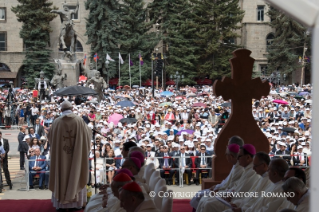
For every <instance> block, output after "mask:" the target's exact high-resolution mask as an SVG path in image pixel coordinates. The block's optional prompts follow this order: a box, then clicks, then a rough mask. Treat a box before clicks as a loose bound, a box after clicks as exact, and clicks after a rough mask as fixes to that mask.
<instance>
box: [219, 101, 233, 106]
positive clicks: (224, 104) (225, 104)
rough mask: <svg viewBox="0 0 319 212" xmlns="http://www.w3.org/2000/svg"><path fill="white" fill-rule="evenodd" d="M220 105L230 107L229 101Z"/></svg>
mask: <svg viewBox="0 0 319 212" xmlns="http://www.w3.org/2000/svg"><path fill="white" fill-rule="evenodd" d="M220 106H222V107H231V102H225V103H223V104H221V105H220Z"/></svg>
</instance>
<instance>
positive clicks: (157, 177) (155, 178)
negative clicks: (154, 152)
mask: <svg viewBox="0 0 319 212" xmlns="http://www.w3.org/2000/svg"><path fill="white" fill-rule="evenodd" d="M160 179H162V178H161V177H160V173H159V171H154V172H153V174H152V176H151V178H150V181H149V184H148V188H149V190H150V191H154V189H155V186H156V183H157V182H158V181H159V180H160Z"/></svg>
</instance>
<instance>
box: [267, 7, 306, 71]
mask: <svg viewBox="0 0 319 212" xmlns="http://www.w3.org/2000/svg"><path fill="white" fill-rule="evenodd" d="M268 16H269V17H270V19H271V22H270V26H271V27H273V28H274V29H275V38H274V39H273V42H272V44H271V45H270V46H268V51H269V54H268V56H267V59H268V67H267V72H268V74H270V73H272V72H274V71H276V70H280V71H281V72H282V73H287V74H289V73H291V72H293V71H295V70H296V69H297V68H300V67H301V66H302V64H301V63H298V61H299V57H302V55H303V47H304V45H305V44H306V45H307V44H308V45H309V43H310V36H307V34H306V31H307V28H306V27H304V26H303V25H302V24H300V23H298V22H297V21H295V20H293V19H291V18H290V17H288V16H287V15H285V14H284V13H282V12H281V11H278V10H277V9H275V8H273V7H270V9H269V11H268ZM309 46H310V45H309ZM309 46H308V48H309ZM310 52H311V51H307V53H309V54H310ZM307 56H308V57H309V56H310V55H307Z"/></svg>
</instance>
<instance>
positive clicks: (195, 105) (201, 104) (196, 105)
mask: <svg viewBox="0 0 319 212" xmlns="http://www.w3.org/2000/svg"><path fill="white" fill-rule="evenodd" d="M192 107H207V106H206V105H205V104H204V103H201V102H198V103H194V104H193V105H192Z"/></svg>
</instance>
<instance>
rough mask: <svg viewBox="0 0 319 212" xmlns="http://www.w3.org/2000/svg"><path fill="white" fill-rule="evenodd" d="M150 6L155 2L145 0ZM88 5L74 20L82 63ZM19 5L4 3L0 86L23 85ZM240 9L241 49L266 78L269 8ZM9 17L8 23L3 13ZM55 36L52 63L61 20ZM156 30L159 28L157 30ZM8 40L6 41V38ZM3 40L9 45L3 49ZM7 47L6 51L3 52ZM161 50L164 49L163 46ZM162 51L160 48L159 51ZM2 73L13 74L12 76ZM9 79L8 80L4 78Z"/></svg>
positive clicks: (13, 0)
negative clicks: (15, 10) (248, 53)
mask: <svg viewBox="0 0 319 212" xmlns="http://www.w3.org/2000/svg"><path fill="white" fill-rule="evenodd" d="M145 1H146V2H147V3H149V2H150V1H151V0H145ZM52 2H53V4H54V6H56V7H58V8H59V9H62V5H63V3H64V1H62V0H52ZM84 2H85V1H79V3H80V6H79V11H78V14H77V15H76V16H75V17H74V23H75V25H74V29H75V31H76V32H77V35H78V38H77V39H78V43H77V53H76V57H77V58H78V59H81V58H83V57H84V55H85V54H87V55H88V54H89V52H90V46H89V45H87V44H86V42H87V37H86V36H85V32H86V20H85V18H86V17H87V16H88V13H89V11H87V10H85V6H84ZM66 3H67V5H68V6H69V8H70V9H74V8H75V6H76V4H77V0H66ZM17 4H18V2H17V0H10V1H9V0H0V85H1V84H4V81H8V79H9V78H8V77H12V78H10V79H9V80H12V79H15V81H14V84H15V86H20V85H21V78H22V77H23V66H22V61H23V59H24V51H23V50H24V47H23V41H22V39H21V38H20V36H19V31H20V28H21V26H22V24H21V23H19V22H18V21H17V18H16V16H15V14H14V13H13V12H12V11H11V7H13V6H16V5H17ZM239 4H240V7H241V8H242V9H243V10H244V11H245V16H244V19H243V21H242V24H243V27H242V29H241V30H240V32H239V33H240V34H241V38H239V39H237V41H236V42H237V43H236V44H238V45H240V46H242V47H244V48H247V49H249V50H251V51H252V54H251V56H252V57H253V58H255V60H256V61H255V66H254V72H255V75H257V76H260V75H262V71H263V70H264V69H266V66H267V43H268V44H270V43H271V38H272V35H273V30H272V29H271V28H270V27H269V25H268V23H269V21H270V20H269V17H268V16H267V15H266V13H267V10H268V7H267V5H266V3H265V2H264V1H263V0H240V2H239ZM3 11H4V13H5V15H4V19H3V15H1V14H2V13H3ZM50 25H51V27H52V29H53V32H52V33H51V37H50V40H51V47H50V48H52V50H53V53H52V63H54V59H58V58H61V57H62V52H59V50H58V43H59V32H60V25H61V22H60V18H59V17H56V18H55V19H54V20H53V21H52V22H51V23H50ZM154 29H155V27H154ZM3 36H4V38H3ZM3 40H4V42H5V44H4V45H3ZM3 46H5V47H4V48H1V47H3ZM159 46H161V45H160V44H159ZM159 49H160V48H159ZM2 72H11V74H8V73H6V74H5V75H4V74H2ZM9 75H10V76H9ZM4 77H6V78H4Z"/></svg>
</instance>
